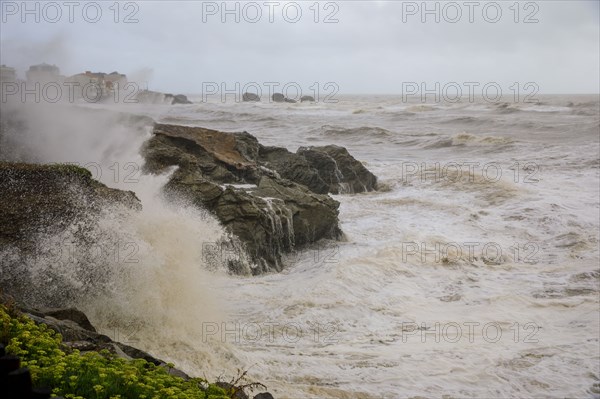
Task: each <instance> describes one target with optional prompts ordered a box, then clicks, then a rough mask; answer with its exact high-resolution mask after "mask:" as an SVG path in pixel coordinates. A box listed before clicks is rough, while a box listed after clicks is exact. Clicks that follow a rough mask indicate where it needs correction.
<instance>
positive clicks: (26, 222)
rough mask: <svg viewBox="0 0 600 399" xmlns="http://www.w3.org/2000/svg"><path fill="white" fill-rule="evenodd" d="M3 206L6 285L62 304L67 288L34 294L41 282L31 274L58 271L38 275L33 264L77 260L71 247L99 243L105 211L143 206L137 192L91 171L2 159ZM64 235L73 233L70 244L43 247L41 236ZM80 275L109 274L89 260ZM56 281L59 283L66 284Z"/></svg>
mask: <svg viewBox="0 0 600 399" xmlns="http://www.w3.org/2000/svg"><path fill="white" fill-rule="evenodd" d="M0 204H1V206H0V226H2V228H1V229H0V260H1V263H0V286H1V287H3V288H4V289H5V291H6V293H7V294H10V295H12V296H14V297H15V298H17V299H19V300H22V301H23V302H24V303H27V298H28V297H29V296H35V297H36V298H37V299H38V300H39V301H40V302H43V303H46V304H52V303H56V302H59V303H62V301H63V300H65V298H64V295H70V294H73V293H67V292H62V291H61V289H62V287H61V288H58V289H57V290H58V291H57V292H54V293H53V292H50V291H48V292H46V291H44V292H37V293H36V292H32V291H35V290H36V287H37V286H36V285H35V284H33V283H32V281H30V279H29V277H30V276H31V277H32V278H33V277H35V278H40V276H45V277H43V278H49V279H52V276H53V273H54V271H53V270H52V269H48V270H42V271H39V270H36V272H38V274H37V275H35V274H34V273H32V271H31V270H30V267H32V265H33V266H35V265H36V262H37V261H38V260H39V258H40V257H43V256H47V257H49V258H51V259H52V260H53V262H52V263H58V262H63V261H66V262H68V261H72V260H71V258H72V256H73V254H72V253H71V251H72V248H73V247H74V245H76V244H77V243H79V244H82V245H83V246H86V247H89V246H93V245H97V244H98V242H97V239H98V238H97V237H96V236H94V231H95V227H96V226H98V223H99V220H100V218H101V215H102V214H103V212H106V211H107V210H109V211H110V212H114V213H116V212H128V211H132V210H133V211H136V210H139V209H141V205H140V202H139V200H138V199H137V197H136V196H135V194H134V193H133V192H131V191H121V190H116V189H111V188H108V187H106V186H105V185H104V184H102V183H99V182H98V181H96V180H94V179H92V176H91V173H90V172H89V171H88V170H86V169H83V168H79V167H76V166H72V165H38V164H24V163H9V162H0ZM63 235H64V236H68V237H70V239H69V241H68V242H55V243H53V244H52V245H50V247H49V248H46V247H44V248H40V247H39V242H40V240H42V239H48V240H52V239H53V238H56V237H63ZM84 258H85V257H84ZM82 261H86V259H82ZM41 263H43V262H41ZM55 266H56V265H53V267H55ZM78 273H80V274H82V275H86V276H87V278H89V279H90V281H92V280H95V283H97V284H100V283H101V281H102V279H103V278H105V277H106V276H103V275H102V271H101V270H91V269H88V268H85V267H84V266H83V264H82V265H81V269H80V270H79V271H78ZM43 278H42V280H43ZM54 281H55V283H56V284H57V285H60V284H61V283H62V282H64V281H63V280H61V279H54ZM38 288H39V287H38ZM89 288H91V287H90V286H84V287H81V289H82V290H86V289H89ZM32 294H35V295H32Z"/></svg>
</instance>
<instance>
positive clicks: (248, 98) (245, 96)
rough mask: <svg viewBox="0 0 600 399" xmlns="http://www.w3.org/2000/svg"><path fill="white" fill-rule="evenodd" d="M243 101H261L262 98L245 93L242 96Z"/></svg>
mask: <svg viewBox="0 0 600 399" xmlns="http://www.w3.org/2000/svg"><path fill="white" fill-rule="evenodd" d="M242 101H247V102H248V101H255V102H256V101H260V97H259V96H258V94H254V93H247V92H246V93H244V94H242Z"/></svg>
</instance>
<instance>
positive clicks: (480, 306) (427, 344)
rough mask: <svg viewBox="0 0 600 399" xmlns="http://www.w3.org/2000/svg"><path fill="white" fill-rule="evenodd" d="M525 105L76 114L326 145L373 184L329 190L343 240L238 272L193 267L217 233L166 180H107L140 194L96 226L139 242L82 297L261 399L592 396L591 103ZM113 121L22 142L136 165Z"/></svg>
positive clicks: (367, 100)
mask: <svg viewBox="0 0 600 399" xmlns="http://www.w3.org/2000/svg"><path fill="white" fill-rule="evenodd" d="M538 97H539V101H538V102H535V103H490V102H486V101H484V100H476V101H473V102H460V103H454V104H451V103H427V104H421V103H417V102H413V103H406V102H404V101H402V98H400V97H394V96H338V99H339V102H337V103H301V104H274V103H266V102H265V103H235V102H230V103H221V102H217V101H213V102H210V103H196V104H192V105H182V106H168V105H163V104H146V105H142V104H135V105H131V104H130V105H126V106H118V107H117V106H116V105H112V106H109V105H104V106H94V107H92V106H88V107H91V108H105V109H108V110H111V111H112V110H115V109H118V110H119V111H120V112H124V113H131V114H136V115H147V116H150V117H151V118H153V119H154V120H156V121H159V122H164V123H177V124H186V125H190V126H203V127H207V128H213V129H218V130H222V131H228V132H236V131H243V130H245V131H248V132H249V133H251V134H253V135H255V136H256V137H257V138H258V139H259V140H260V141H261V143H263V144H267V145H277V146H284V147H287V148H288V149H290V150H291V151H295V150H296V149H297V148H298V147H300V146H310V145H324V144H337V145H341V146H344V147H346V148H347V149H348V150H349V151H350V153H351V154H353V155H354V156H355V157H356V158H357V159H359V160H361V161H362V162H364V164H365V165H366V166H367V168H368V169H369V170H371V171H372V172H373V173H374V174H375V175H377V176H378V178H379V182H380V185H381V190H379V191H377V192H371V193H363V194H355V195H336V196H334V198H335V199H336V200H338V201H339V202H340V203H341V206H340V223H341V228H342V230H343V231H344V233H345V238H344V240H343V241H341V242H322V243H319V244H317V245H314V246H313V247H311V248H307V249H305V250H303V251H299V252H298V253H296V254H293V255H292V256H290V258H289V259H288V260H287V267H286V268H285V270H284V271H283V272H282V273H275V274H267V275H262V276H257V277H242V276H231V275H228V274H227V273H226V272H225V271H224V270H223V269H218V270H208V269H209V268H208V267H207V265H206V264H205V263H204V262H203V254H202V253H201V251H200V250H199V249H201V248H202V243H205V242H208V243H212V242H214V241H215V237H218V236H219V235H224V232H223V231H222V229H220V227H219V226H218V224H217V223H216V222H215V221H214V220H211V219H210V218H207V217H206V215H198V214H197V212H196V211H195V210H193V209H191V208H190V207H189V206H186V205H185V204H183V205H182V204H179V206H174V205H173V204H169V203H166V202H165V201H164V200H162V199H161V198H160V195H159V192H160V187H161V186H162V184H164V182H165V181H166V179H167V176H159V177H156V176H154V177H153V176H141V177H140V179H139V181H138V182H137V183H136V184H134V185H128V184H127V182H124V181H123V180H122V179H121V180H118V181H115V180H114V179H112V178H111V176H112V174H107V173H105V174H104V175H103V177H101V178H100V180H102V181H104V182H105V183H106V184H108V185H110V186H113V187H118V188H127V189H132V190H134V191H136V193H138V196H140V198H141V199H142V203H143V205H144V208H145V211H144V212H143V213H142V214H141V215H138V216H135V217H134V216H132V217H131V218H129V219H127V220H116V221H115V220H111V221H110V223H108V222H107V226H109V227H107V228H115V226H120V227H119V228H120V229H121V230H123V231H127V232H128V234H129V236H130V237H134V239H135V240H137V241H138V242H140V248H141V251H140V258H141V262H140V263H139V264H137V265H135V266H132V268H131V270H129V271H128V273H127V276H128V277H127V278H121V279H120V280H119V283H118V284H116V283H115V290H116V291H117V292H120V293H121V295H117V296H115V297H113V298H107V301H106V302H104V303H98V302H97V301H95V302H93V303H85V301H83V302H82V304H81V306H82V307H83V308H84V309H85V310H86V311H87V312H88V313H89V314H90V316H91V318H92V322H94V323H96V324H98V325H99V327H100V330H101V331H103V332H105V333H107V334H109V335H111V334H114V333H115V331H120V333H121V336H120V337H116V338H120V339H121V340H124V341H129V342H131V343H133V344H135V345H136V346H139V347H140V348H141V349H145V350H148V351H150V352H151V353H153V354H155V355H156V356H158V357H161V358H164V359H166V360H169V361H172V362H174V363H175V364H177V365H178V366H180V367H181V368H182V369H184V370H185V371H187V372H189V373H191V374H195V375H198V374H200V375H206V376H207V377H209V378H216V377H218V376H223V377H227V378H229V377H230V376H232V375H234V374H235V373H236V370H237V369H238V368H240V369H243V370H246V369H249V371H248V375H249V377H250V378H251V379H252V380H254V381H260V382H262V383H264V384H265V385H266V386H267V387H268V389H269V391H270V392H272V393H273V394H274V395H275V397H277V398H371V397H372V398H382V397H384V398H407V397H418V396H421V397H447V398H464V397H471V398H483V397H586V398H590V397H596V398H597V397H600V385H599V384H600V368H599V364H600V342H599V333H600V315H599V295H600V287H599V284H600V267H599V263H600V262H599V260H600V258H599V241H598V240H599V227H600V226H599V224H600V220H599V218H600V206H599V201H600V169H599V167H600V159H599V158H600V102H599V99H598V96H568V95H562V96H538ZM192 99H193V98H192ZM196 100H198V99H196ZM48 117H49V118H50V116H48ZM85 118H89V116H86V117H85ZM85 118H84V119H85ZM85 120H89V119H85ZM61 123H70V122H64V121H62V122H61ZM104 123H106V124H108V123H109V122H106V121H105V122H104ZM120 123H121V121H120V120H118V118H117V120H114V121H111V122H110V124H111V126H113V125H114V126H121V127H119V128H118V129H117V131H113V130H114V129H113V130H111V129H112V128H111V129H109V128H108V127H106V128H104V129H103V130H105V131H106V130H111V132H113V133H111V134H104V135H103V136H102V139H99V137H98V136H97V134H100V133H99V132H98V131H97V130H94V129H96V128H95V127H94V128H92V127H91V126H92V125H94V124H92V123H90V124H89V125H87V126H86V128H82V129H80V130H78V131H75V130H74V129H72V128H71V127H68V126H66V127H65V126H61V127H60V128H56V129H55V130H56V133H55V134H57V135H59V134H60V135H65V134H67V136H69V135H71V134H72V135H73V136H72V137H79V138H80V139H79V140H78V141H77V144H69V143H74V142H73V141H65V140H64V138H65V137H63V136H60V137H62V139H63V141H62V143H63V144H62V147H61V148H59V149H56V151H54V152H51V151H50V150H49V149H48V148H47V146H42V145H40V148H39V149H38V152H40V154H42V153H43V154H42V155H40V156H39V158H40V159H42V160H44V161H63V162H64V161H79V162H81V163H85V161H90V160H91V159H100V158H102V162H101V163H102V164H103V165H112V164H113V162H114V161H119V162H121V163H122V164H124V163H126V162H127V161H128V160H129V161H131V160H134V161H135V162H140V163H141V162H142V160H141V158H140V156H139V154H138V153H137V152H138V151H139V147H140V146H141V145H142V143H143V141H144V140H145V139H146V138H147V137H149V134H150V131H149V129H147V128H146V129H138V130H137V131H136V132H130V131H127V128H123V127H122V124H121V125H119V124H120ZM44 125H45V126H48V124H47V123H45V124H44ZM57 126H58V125H57ZM94 126H95V125H94ZM107 126H108V125H107ZM70 130H73V133H68V132H69V131H70ZM90 130H91V131H95V132H96V133H94V134H90V133H89V131H90ZM65 132H67V133H65ZM86 132H87V133H86ZM82 136H85V137H88V138H89V139H85V140H84V139H81V137H82ZM57 137H58V136H57ZM49 142H52V140H49ZM98 143H103V144H102V145H98ZM75 145H77V146H78V148H79V147H81V148H83V147H85V148H88V149H89V151H88V152H86V151H77V152H74V151H72V150H73V148H70V146H75ZM42 147H43V148H42ZM73 158H78V159H73ZM105 170H106V169H105ZM176 205H177V204H176ZM182 209H183V210H182ZM132 276H133V277H132Z"/></svg>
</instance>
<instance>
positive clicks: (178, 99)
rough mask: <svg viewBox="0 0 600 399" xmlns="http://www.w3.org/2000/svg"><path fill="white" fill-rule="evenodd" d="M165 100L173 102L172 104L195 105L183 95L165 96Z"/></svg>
mask: <svg viewBox="0 0 600 399" xmlns="http://www.w3.org/2000/svg"><path fill="white" fill-rule="evenodd" d="M165 99H166V100H167V101H171V104H173V105H175V104H193V103H192V102H191V101H190V100H188V98H187V96H184V95H183V94H175V95H173V94H165Z"/></svg>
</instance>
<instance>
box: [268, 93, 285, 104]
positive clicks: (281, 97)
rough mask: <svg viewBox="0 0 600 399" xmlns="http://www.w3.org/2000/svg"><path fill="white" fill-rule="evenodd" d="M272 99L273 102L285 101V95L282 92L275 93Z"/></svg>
mask: <svg viewBox="0 0 600 399" xmlns="http://www.w3.org/2000/svg"><path fill="white" fill-rule="evenodd" d="M271 99H272V100H273V102H276V103H282V102H284V101H285V96H284V95H283V94H281V93H273V95H272V96H271Z"/></svg>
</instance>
